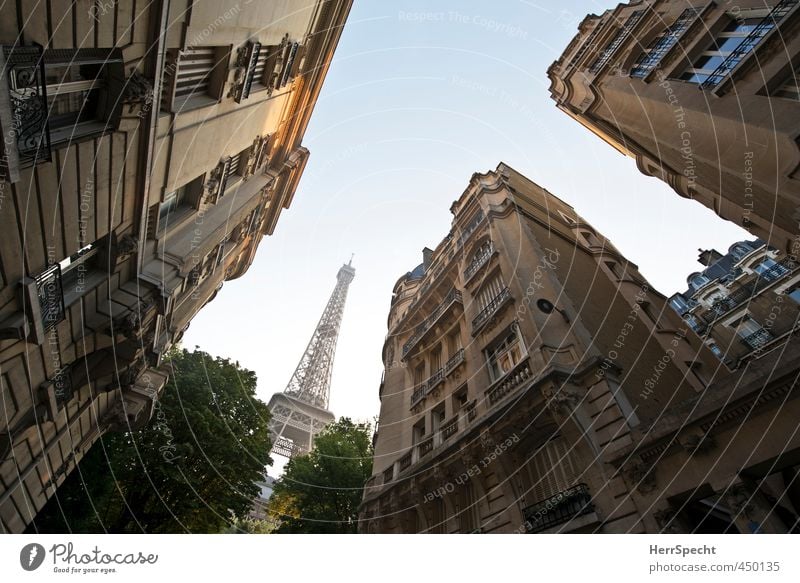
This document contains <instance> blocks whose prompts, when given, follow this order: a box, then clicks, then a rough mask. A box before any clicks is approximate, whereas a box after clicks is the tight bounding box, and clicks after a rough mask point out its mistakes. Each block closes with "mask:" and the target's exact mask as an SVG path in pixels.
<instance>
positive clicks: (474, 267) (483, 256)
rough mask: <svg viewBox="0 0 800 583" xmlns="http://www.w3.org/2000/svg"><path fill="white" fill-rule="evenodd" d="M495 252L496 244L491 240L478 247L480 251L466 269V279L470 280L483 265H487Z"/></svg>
mask: <svg viewBox="0 0 800 583" xmlns="http://www.w3.org/2000/svg"><path fill="white" fill-rule="evenodd" d="M493 253H494V245H493V244H492V242H491V241H487V242H486V244H485V245H482V246H481V248H480V249H478V252H477V253H476V254H475V256H474V257H473V258H472V261H471V262H470V264H469V265H468V266H467V268H466V269H465V270H464V281H465V282H466V281H469V280H470V279H471V278H472V276H473V275H475V274H476V273H477V272H478V270H479V269H480V268H481V267H483V266H484V265H486V264H487V263H488V262H489V259H491V257H492V254H493Z"/></svg>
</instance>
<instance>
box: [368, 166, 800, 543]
mask: <svg viewBox="0 0 800 583" xmlns="http://www.w3.org/2000/svg"><path fill="white" fill-rule="evenodd" d="M451 210H452V212H453V215H454V218H453V226H452V229H451V231H450V233H449V234H448V235H447V236H446V237H445V238H444V240H443V241H442V242H441V243H440V244H439V245H438V246H437V247H436V248H435V249H433V250H430V249H425V250H424V251H423V262H422V263H421V264H420V265H419V266H417V267H416V268H415V269H414V270H412V271H410V272H408V273H407V274H406V275H404V276H402V277H401V278H400V279H399V280H398V282H397V283H396V285H395V288H394V293H393V297H392V303H391V308H390V312H389V320H388V328H389V331H388V335H387V338H386V342H385V344H384V348H383V360H384V364H385V371H384V377H383V380H382V382H381V385H380V389H379V394H380V399H381V411H380V417H379V426H378V430H377V434H376V438H375V458H374V466H373V467H374V469H373V476H372V477H371V478H370V480H369V481H368V482H367V484H366V489H365V494H364V500H363V503H362V508H361V516H360V518H361V530H362V531H363V532H387V533H410V532H429V533H455V532H460V533H472V532H482V533H490V532H491V533H495V532H496V533H515V532H516V533H525V532H658V531H662V530H663V531H670V532H672V531H679V530H682V531H689V530H693V529H694V530H696V525H695V523H694V522H692V521H695V522H696V521H697V516H696V514H697V513H696V508H695V506H697V505H702V504H705V503H707V502H708V500H707V499H709V498H710V499H711V500H716V499H717V498H719V497H720V496H727V495H728V493H729V491H733V490H732V489H733V488H734V486H735V487H736V488H739V484H745V483H746V488H749V490H747V491H746V492H749V493H750V494H752V495H750V496H748V495H746V492H745V490H744V489H742V490H741V492H743V493H742V495H741V496H740V497H741V498H742V500H743V501H744V503H745V504H744V506H747V505H748V504H749V503H751V502H752V505H753V506H754V507H756V509H755V510H753V512H752V513H751V515H749V516H752V517H754V518H753V519H752V521H753V522H756V523H757V524H759V525H761V528H762V529H766V530H769V529H772V530H775V531H786V530H788V529H789V528H791V525H790V526H786V522H785V519H784V520H781V521H779V520H777V519H776V518H775V513H774V512H772V513H770V512H769V511H768V510H769V509H770V508H771V507H770V505H769V504H768V503H767V502H766V501H768V500H769V498H768V496H769V495H773V494H769V495H767V494H765V493H764V492H765V491H766V489H767V486H766V485H765V482H763V481H764V479H765V478H766V477H767V476H769V480H771V481H770V482H769V488H770V492H772V493H775V492H777V493H778V494H779V495H778V497H780V494H782V493H784V492H785V491H786V487H785V484H784V482H783V481H781V482H780V483H778V478H775V472H776V471H777V472H792V471H795V470H794V467H795V466H794V465H793V464H797V461H798V460H797V458H796V455H797V453H798V452H800V449H798V448H799V447H800V441H799V440H798V437H797V436H796V435H795V433H796V432H794V430H793V429H791V426H792V423H793V421H792V420H793V419H795V418H796V417H795V415H796V412H795V411H794V409H796V408H797V404H796V402H795V401H793V400H791V399H792V397H793V396H794V385H793V384H791V382H787V381H786V379H787V376H786V375H787V371H788V370H790V369H791V368H792V367H795V368H796V366H797V365H796V364H794V363H795V362H796V358H795V359H794V360H792V358H791V357H788V356H787V355H785V354H784V355H783V357H784V358H783V360H781V359H778V358H777V353H776V352H770V353H769V354H767V355H766V356H765V358H764V359H763V360H762V361H759V363H758V366H756V367H753V368H751V369H748V370H747V371H746V373H742V374H739V376H736V375H735V374H734V373H732V372H731V371H729V370H728V369H727V368H726V367H725V366H723V365H722V363H721V362H720V361H719V360H718V359H717V358H716V357H715V355H714V354H713V352H712V351H711V350H710V349H709V348H708V347H707V346H705V345H704V343H703V341H702V340H701V339H700V338H699V337H698V336H697V335H696V334H695V333H694V332H693V331H692V329H691V328H690V326H689V325H688V323H687V322H686V321H685V320H683V319H681V318H680V316H679V315H678V314H677V313H676V312H675V311H674V310H672V309H670V307H669V305H668V301H667V298H665V297H664V296H663V295H661V294H660V293H658V292H657V291H656V290H654V289H652V288H651V287H650V286H649V284H648V283H647V281H646V280H645V279H644V278H643V277H642V275H641V274H640V273H639V271H638V270H637V268H636V266H635V265H634V264H632V263H631V262H630V261H628V260H627V259H626V258H625V257H623V256H622V255H621V254H620V253H619V251H617V250H616V249H615V248H614V246H613V245H612V244H611V243H610V242H609V241H608V240H607V239H606V238H605V237H603V235H602V234H600V233H598V232H597V231H596V230H595V229H594V228H592V226H591V225H589V224H588V223H586V222H585V221H584V220H583V219H582V218H581V217H580V216H578V215H577V214H576V213H575V210H574V209H573V208H572V207H570V206H569V205H568V204H566V203H565V202H563V201H561V200H560V199H558V198H557V197H555V196H554V195H552V194H550V193H549V192H547V191H546V190H545V189H543V188H541V187H540V186H538V185H536V184H534V183H533V182H531V181H530V180H528V179H527V178H525V177H524V176H522V175H520V174H519V173H517V172H516V171H514V170H513V169H512V168H510V167H508V166H507V165H505V164H500V165H499V166H498V168H497V169H496V170H495V171H492V172H487V173H486V174H475V175H474V176H473V177H472V180H471V181H470V184H469V186H468V188H467V189H466V190H465V191H464V193H463V194H462V195H461V197H460V198H459V199H458V200H457V201H456V202H455V203H454V204H453V206H452V209H451ZM796 351H797V350H796V349H795V352H796ZM770 364H771V365H774V366H775V367H776V368H775V370H776V371H777V370H780V374H777V375H776V376H774V377H771V376H769V375H765V374H764V371H765V370H766V369H765V367H767V366H769V365H770ZM773 393H774V394H773ZM778 402H781V403H782V405H783V407H781V408H780V409H776V408H775V405H776V404H777V403H778ZM748 412H749V416H748ZM715 415H716V416H715ZM770 416H772V417H773V418H774V419H773V425H772V427H770V429H769V431H768V432H767V434H768V436H769V438H768V439H767V440H765V442H766V443H763V445H762V444H761V443H759V441H758V439H759V437H761V436H762V435H764V431H765V427H764V423H767V420H768V419H769V418H770ZM743 424H746V425H745V430H744V431H737V430H738V429H741V428H742V425H743ZM773 427H774V429H773ZM728 444H731V445H735V446H736V447H737V448H738V449H733V450H731V449H729V448H728V447H727V446H728ZM745 448H746V450H745ZM744 451H746V452H747V453H744V454H743V452H744ZM748 456H749V457H748ZM745 458H746V459H745ZM715 462H719V464H720V466H721V469H720V471H719V472H717V471H716V470H713V469H712V470H711V471H707V472H702V471H701V468H703V467H712V468H713V467H714V466H713V464H714V463H715ZM737 462H738V463H739V466H738V468H740V469H741V471H739V470H734V469H733V464H735V463H737ZM772 462H774V463H773V464H772V465H769V464H770V463H772ZM704 464H705V465H704ZM708 464H710V466H709V465H708ZM768 470H773V471H768ZM787 475H788V474H787ZM779 478H780V479H781V480H783V479H784V478H783V476H782V474H781V475H780V476H779ZM773 482H774V483H773ZM786 483H791V482H786ZM742 488H745V486H742ZM781 488H782V489H781ZM736 491H737V492H738V491H739V489H737V490H736ZM715 496H716V498H715ZM782 503H783V504H785V506H787V507H788V509H787V512H789V513H790V514H791V515H794V514H797V511H796V508H798V506H796V505H793V504H796V503H800V499H798V497H797V496H796V495H794V497H793V498H791V502H790V501H789V498H788V497H784V499H783V502H782ZM742 516H743V515H736V516H733V515H731V516H729V518H731V520H729V522H728V523H725V528H729V529H734V528H739V529H740V530H743V531H746V530H747V528H750V527H749V523H750V521H751V519H750V518H747V519H745V518H742ZM734 523H735V524H734ZM718 526H719V524H718V523H716V522H715V523H714V526H713V527H714V528H716V527H718ZM708 530H713V528H712V527H711V526H709V528H708Z"/></svg>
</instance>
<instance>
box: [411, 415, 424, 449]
mask: <svg viewBox="0 0 800 583" xmlns="http://www.w3.org/2000/svg"><path fill="white" fill-rule="evenodd" d="M411 431H412V433H411V445H416V444H418V443H419V442H420V441H422V439H423V438H424V437H425V419H420V420H419V421H417V422H416V423H415V424H414V427H413V428H412V430H411Z"/></svg>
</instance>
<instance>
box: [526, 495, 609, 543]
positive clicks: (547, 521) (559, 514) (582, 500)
mask: <svg viewBox="0 0 800 583" xmlns="http://www.w3.org/2000/svg"><path fill="white" fill-rule="evenodd" d="M591 512H594V505H593V504H592V496H591V495H590V494H589V488H588V487H587V486H586V484H578V485H576V486H572V487H571V488H567V489H566V490H564V491H562V492H559V493H558V494H555V495H553V496H550V497H549V498H547V499H545V500H542V501H540V502H537V503H536V504H532V505H531V506H528V507H527V508H524V509H523V510H522V516H523V518H524V519H525V530H526V531H527V532H528V533H529V534H532V533H536V532H541V531H543V530H547V529H548V528H553V527H554V526H558V525H559V524H564V523H565V522H569V521H570V520H572V519H573V518H577V517H578V516H583V515H584V514H589V513H591Z"/></svg>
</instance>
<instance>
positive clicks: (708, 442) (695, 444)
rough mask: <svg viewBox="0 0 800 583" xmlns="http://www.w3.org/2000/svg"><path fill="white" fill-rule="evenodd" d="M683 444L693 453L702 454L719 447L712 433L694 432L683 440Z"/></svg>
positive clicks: (684, 447)
mask: <svg viewBox="0 0 800 583" xmlns="http://www.w3.org/2000/svg"><path fill="white" fill-rule="evenodd" d="M681 446H682V447H683V449H684V450H686V451H687V452H688V453H689V454H691V455H694V454H698V455H702V454H705V453H708V452H709V451H711V450H712V449H714V448H715V447H717V442H716V440H715V439H714V436H712V435H710V434H707V433H693V434H691V435H687V436H686V437H685V438H684V439H683V440H681Z"/></svg>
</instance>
